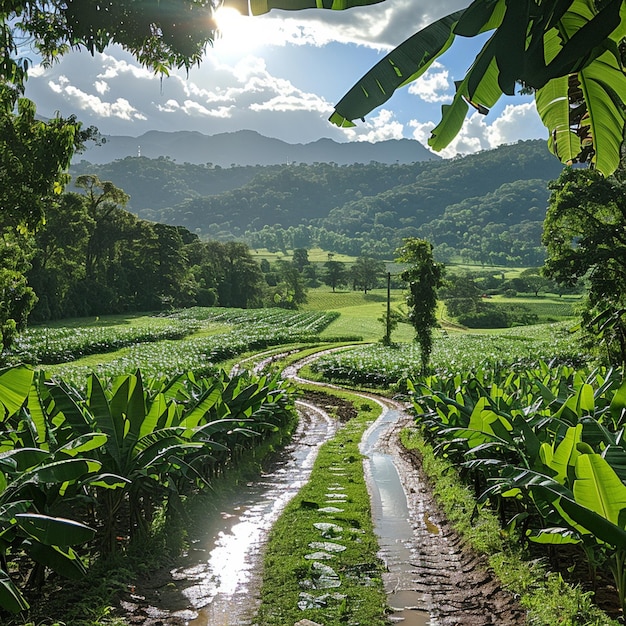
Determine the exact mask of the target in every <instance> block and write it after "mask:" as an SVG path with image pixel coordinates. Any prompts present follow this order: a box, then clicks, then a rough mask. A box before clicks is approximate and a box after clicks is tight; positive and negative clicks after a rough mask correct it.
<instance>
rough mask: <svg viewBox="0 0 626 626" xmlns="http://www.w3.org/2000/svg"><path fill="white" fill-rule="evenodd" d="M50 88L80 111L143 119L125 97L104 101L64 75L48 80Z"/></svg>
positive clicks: (105, 116) (102, 116) (104, 115)
mask: <svg viewBox="0 0 626 626" xmlns="http://www.w3.org/2000/svg"><path fill="white" fill-rule="evenodd" d="M48 85H49V87H50V89H51V90H52V91H53V92H54V93H57V94H59V95H61V96H63V98H64V99H65V101H66V102H69V103H70V104H71V105H73V106H74V107H75V108H77V109H78V110H80V111H86V112H88V113H93V114H94V115H96V116H97V117H100V118H108V117H117V118H119V119H122V120H126V121H131V120H133V119H136V120H145V119H147V118H146V116H145V115H144V114H143V113H141V112H139V111H138V110H137V109H136V108H135V107H133V106H132V105H131V104H130V102H129V101H128V100H126V98H117V99H116V100H115V101H114V102H105V101H103V100H101V99H100V98H99V97H98V96H96V95H94V94H89V93H86V92H84V91H82V90H81V89H79V88H78V87H75V86H74V85H71V84H70V81H69V79H68V78H67V77H66V76H59V78H58V80H57V82H54V81H53V80H51V81H49V82H48Z"/></svg>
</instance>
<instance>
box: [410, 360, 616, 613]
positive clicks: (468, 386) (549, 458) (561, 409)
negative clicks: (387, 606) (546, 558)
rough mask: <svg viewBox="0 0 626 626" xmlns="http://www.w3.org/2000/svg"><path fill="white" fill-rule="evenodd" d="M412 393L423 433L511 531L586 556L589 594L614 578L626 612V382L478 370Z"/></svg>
mask: <svg viewBox="0 0 626 626" xmlns="http://www.w3.org/2000/svg"><path fill="white" fill-rule="evenodd" d="M410 386H412V388H413V390H414V393H415V399H414V404H415V408H416V412H417V418H416V419H417V423H418V424H419V425H420V427H421V429H422V431H423V432H424V433H425V436H426V437H427V438H428V439H429V440H430V442H431V443H432V444H433V446H434V447H435V450H436V451H437V452H438V453H439V454H441V455H445V456H446V457H447V458H448V459H449V460H451V461H452V462H453V463H454V464H456V465H457V466H458V467H459V468H462V469H463V471H462V474H465V476H466V478H467V479H468V482H469V483H470V484H473V485H474V487H475V489H476V495H477V498H478V501H479V503H489V504H490V505H492V506H494V507H495V508H496V509H497V510H499V512H500V515H501V519H502V524H503V527H504V528H506V529H508V530H511V529H512V528H514V527H516V526H517V527H519V528H522V529H523V533H522V536H523V537H525V538H526V539H527V540H529V541H531V542H535V543H538V544H542V545H549V546H551V548H552V549H553V550H561V551H562V550H563V549H571V547H572V546H577V547H578V548H579V550H580V555H579V557H578V558H579V559H583V560H586V563H587V568H586V569H585V570H584V573H585V574H586V575H587V576H588V577H589V583H588V584H589V587H590V588H591V589H595V588H596V584H597V575H598V571H599V569H600V568H604V569H607V568H608V569H610V571H611V572H612V574H613V577H614V581H615V587H616V589H617V594H618V600H619V604H620V606H621V608H622V611H624V610H625V609H626V515H625V514H624V513H625V511H626V444H625V443H624V440H623V433H624V426H625V425H626V382H625V381H624V380H623V375H622V373H621V372H618V371H613V370H605V369H597V370H593V371H591V370H590V369H589V368H579V369H575V368H572V367H569V366H559V367H549V366H548V365H546V364H545V363H542V364H539V366H538V367H535V368H527V369H524V370H521V371H509V372H506V371H502V370H499V371H494V370H487V369H485V370H480V369H476V370H475V371H474V375H473V376H467V375H466V373H465V372H463V373H458V374H457V375H456V376H431V377H429V378H426V379H422V381H416V382H415V383H414V384H413V385H410Z"/></svg>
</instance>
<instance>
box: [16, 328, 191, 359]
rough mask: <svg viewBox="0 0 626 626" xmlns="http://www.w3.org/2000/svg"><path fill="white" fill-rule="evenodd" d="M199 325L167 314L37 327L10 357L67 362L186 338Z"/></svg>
mask: <svg viewBox="0 0 626 626" xmlns="http://www.w3.org/2000/svg"><path fill="white" fill-rule="evenodd" d="M199 327H200V324H199V323H198V322H197V321H193V320H190V321H183V320H178V319H164V318H153V319H152V323H151V324H149V325H141V326H136V325H127V324H118V325H115V326H97V325H96V326H93V325H92V326H82V327H59V328H47V327H34V328H29V329H27V330H26V331H24V332H23V333H21V334H20V335H19V337H18V338H17V341H16V343H15V345H14V346H13V347H12V350H11V355H10V359H11V361H13V362H18V361H21V362H24V363H31V364H36V363H43V364H52V363H65V362H66V361H73V360H74V359H79V358H81V357H83V356H87V355H89V354H100V353H103V352H112V351H113V350H119V349H120V348H123V347H125V346H132V345H134V344H137V343H147V342H154V341H163V340H165V339H171V340H174V339H182V338H183V337H186V336H187V335H190V334H191V333H193V332H196V331H197V330H198V329H199Z"/></svg>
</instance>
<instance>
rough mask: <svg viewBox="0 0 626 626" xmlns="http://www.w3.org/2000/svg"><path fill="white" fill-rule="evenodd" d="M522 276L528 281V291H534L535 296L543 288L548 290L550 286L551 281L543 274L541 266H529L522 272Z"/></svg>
mask: <svg viewBox="0 0 626 626" xmlns="http://www.w3.org/2000/svg"><path fill="white" fill-rule="evenodd" d="M520 278H521V279H522V280H523V281H524V282H525V283H526V288H527V290H528V291H532V293H534V294H535V297H537V296H538V295H539V292H540V291H541V290H544V291H547V290H548V289H549V287H550V281H549V280H548V279H547V278H546V277H545V276H542V275H541V271H540V268H538V267H529V268H528V269H525V270H524V271H523V272H521V273H520Z"/></svg>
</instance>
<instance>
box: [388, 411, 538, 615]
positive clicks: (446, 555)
mask: <svg viewBox="0 0 626 626" xmlns="http://www.w3.org/2000/svg"><path fill="white" fill-rule="evenodd" d="M410 423H411V418H410V416H408V415H406V414H405V415H404V421H402V420H401V421H400V422H398V423H396V425H395V426H394V427H393V429H392V431H391V432H390V433H389V436H388V437H386V438H385V439H384V441H383V442H382V444H383V447H384V448H385V449H386V452H387V453H388V454H391V455H392V456H393V459H394V464H395V465H396V468H397V470H398V473H399V475H400V478H401V481H402V484H403V487H404V491H405V493H406V496H407V503H408V507H409V512H410V516H411V524H412V526H413V530H414V535H413V545H412V546H411V552H412V561H411V565H412V570H411V572H412V576H411V577H410V579H409V580H406V579H405V580H398V581H397V583H398V589H399V590H410V591H417V592H419V593H421V595H422V598H423V601H422V603H421V605H420V606H417V607H416V608H418V609H421V610H425V611H427V612H428V613H429V615H430V621H429V624H430V625H431V626H492V625H498V626H521V625H522V624H525V623H526V618H525V611H524V610H523V609H522V608H521V607H520V606H519V603H518V602H517V600H516V598H515V597H514V596H513V595H512V594H511V593H510V592H508V591H507V590H505V589H503V588H502V586H501V585H500V583H499V581H498V579H497V578H496V577H495V576H494V574H493V572H492V571H491V570H490V569H489V567H488V564H487V562H486V559H484V558H482V557H480V556H478V555H476V554H475V553H474V552H473V551H472V550H471V549H470V548H469V547H468V546H467V545H465V544H464V542H463V540H462V539H461V537H460V536H459V535H458V533H456V532H455V531H454V529H453V528H452V527H451V526H450V524H449V523H448V522H447V521H446V519H445V517H444V515H443V514H442V512H441V510H440V508H439V507H438V505H437V503H436V502H435V500H434V497H433V495H432V490H431V488H430V485H429V482H428V480H427V479H426V478H425V477H424V475H423V473H422V471H421V461H420V457H419V456H418V455H417V454H415V453H413V452H409V451H407V450H406V449H405V448H404V447H403V446H402V445H401V444H400V441H399V437H398V434H399V431H400V430H401V429H402V428H404V427H405V426H408V425H409V424H410ZM389 602H390V604H391V605H393V595H392V596H390V597H389Z"/></svg>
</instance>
